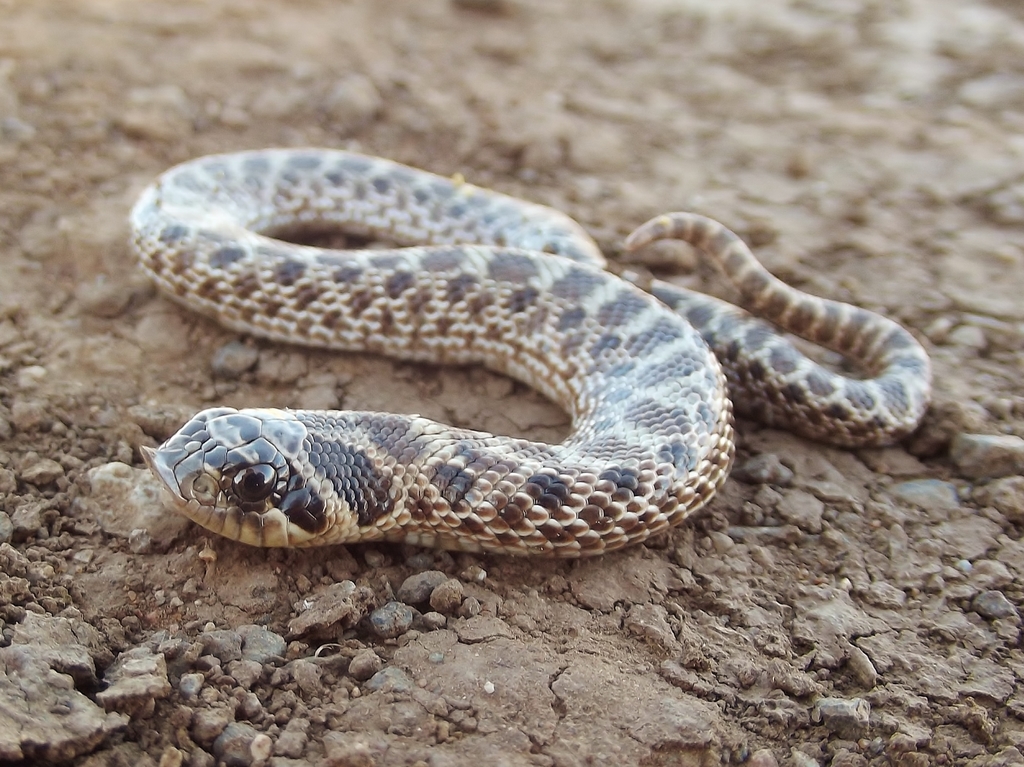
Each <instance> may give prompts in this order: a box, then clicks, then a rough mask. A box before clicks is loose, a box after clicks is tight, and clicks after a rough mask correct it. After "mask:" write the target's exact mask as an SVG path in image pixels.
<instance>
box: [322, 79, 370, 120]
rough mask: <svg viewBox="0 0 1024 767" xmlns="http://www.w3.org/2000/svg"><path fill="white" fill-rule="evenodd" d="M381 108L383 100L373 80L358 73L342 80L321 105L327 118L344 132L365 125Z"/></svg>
mask: <svg viewBox="0 0 1024 767" xmlns="http://www.w3.org/2000/svg"><path fill="white" fill-rule="evenodd" d="M383 106H384V98H383V97H382V96H381V95H380V91H379V90H377V86H376V85H374V83H373V80H371V79H370V78H369V77H367V76H366V75H364V74H360V73H358V72H354V73H352V74H349V75H347V76H346V77H344V78H342V79H341V80H340V81H339V82H338V83H337V85H335V86H334V88H333V89H332V90H331V92H330V93H329V94H327V97H326V98H325V99H324V101H323V104H322V107H323V109H324V111H325V112H326V114H327V116H328V118H330V119H331V120H332V121H334V122H336V123H338V125H339V127H340V128H341V129H342V130H344V131H353V130H357V129H359V128H361V127H363V126H365V125H367V124H368V123H369V122H371V121H372V120H373V118H374V117H376V116H377V113H378V112H380V110H381V108H382V107H383Z"/></svg>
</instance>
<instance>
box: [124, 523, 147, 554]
mask: <svg viewBox="0 0 1024 767" xmlns="http://www.w3.org/2000/svg"><path fill="white" fill-rule="evenodd" d="M128 548H129V549H131V552H132V553H133V554H148V553H150V552H151V551H152V550H153V538H152V536H150V534H149V531H148V530H144V529H142V528H141V527H137V528H135V529H134V530H132V531H131V532H130V533H128Z"/></svg>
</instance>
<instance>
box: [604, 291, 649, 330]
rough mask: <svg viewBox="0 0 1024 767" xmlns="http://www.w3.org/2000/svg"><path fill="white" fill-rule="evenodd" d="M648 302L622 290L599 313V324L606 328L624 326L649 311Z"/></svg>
mask: <svg viewBox="0 0 1024 767" xmlns="http://www.w3.org/2000/svg"><path fill="white" fill-rule="evenodd" d="M647 306H648V304H647V301H646V300H645V299H644V298H642V297H641V296H638V295H636V294H635V293H633V292H632V291H631V290H621V291H619V293H618V294H616V295H615V296H614V297H613V298H612V299H611V300H610V301H608V302H607V303H604V304H602V305H601V308H600V309H598V311H597V322H598V324H600V325H603V326H604V327H606V328H615V327H618V326H620V325H624V324H625V323H627V322H629V321H630V320H631V319H633V318H634V317H636V316H637V315H639V314H642V313H643V312H644V311H646V310H647Z"/></svg>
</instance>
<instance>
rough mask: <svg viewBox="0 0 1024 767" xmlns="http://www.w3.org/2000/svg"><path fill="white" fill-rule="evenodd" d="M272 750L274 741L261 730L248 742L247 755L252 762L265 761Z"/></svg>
mask: <svg viewBox="0 0 1024 767" xmlns="http://www.w3.org/2000/svg"><path fill="white" fill-rule="evenodd" d="M273 752H274V741H272V740H271V739H270V736H269V735H267V734H266V733H265V732H261V733H260V734H259V735H257V736H256V737H255V738H253V739H252V742H251V743H250V744H249V755H250V756H251V757H252V760H253V761H254V762H265V761H267V760H268V759H269V758H270V756H271V754H273Z"/></svg>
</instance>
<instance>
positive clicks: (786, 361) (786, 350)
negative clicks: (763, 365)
mask: <svg viewBox="0 0 1024 767" xmlns="http://www.w3.org/2000/svg"><path fill="white" fill-rule="evenodd" d="M799 364H800V355H799V353H798V352H797V351H796V349H794V348H793V347H792V346H790V345H789V344H783V343H776V344H775V345H774V346H773V347H772V349H771V353H770V354H769V356H768V366H769V367H771V369H772V370H774V371H775V372H776V373H778V374H779V375H784V376H785V375H789V374H790V373H792V372H793V371H794V370H796V369H797V366H798V365H799Z"/></svg>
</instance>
